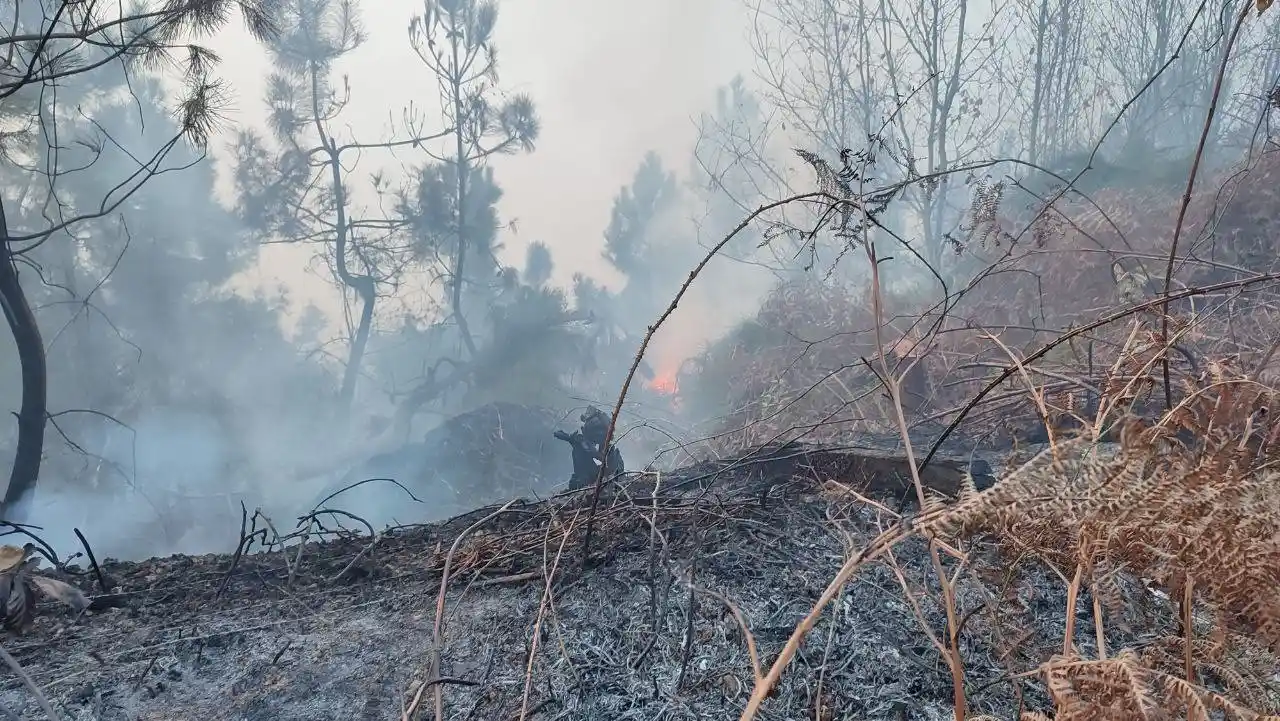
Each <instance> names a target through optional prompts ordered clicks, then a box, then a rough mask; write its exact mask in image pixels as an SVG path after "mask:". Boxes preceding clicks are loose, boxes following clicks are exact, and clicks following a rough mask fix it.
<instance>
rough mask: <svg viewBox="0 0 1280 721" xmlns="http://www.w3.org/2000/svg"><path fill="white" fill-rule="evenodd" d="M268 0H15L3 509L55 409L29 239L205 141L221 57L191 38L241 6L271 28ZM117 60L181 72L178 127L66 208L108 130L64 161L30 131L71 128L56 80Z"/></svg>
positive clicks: (117, 198)
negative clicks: (8, 406)
mask: <svg viewBox="0 0 1280 721" xmlns="http://www.w3.org/2000/svg"><path fill="white" fill-rule="evenodd" d="M269 2H270V0H187V1H185V2H184V1H182V0H170V1H169V2H165V3H162V4H160V5H159V6H158V7H150V6H145V7H142V8H137V9H134V10H130V11H128V12H125V13H120V12H118V11H117V6H114V5H105V6H104V5H101V4H98V3H84V2H77V1H76V0H60V1H58V2H52V3H48V2H26V3H24V2H15V3H14V4H13V6H14V12H13V14H12V16H11V17H10V18H9V19H8V21H7V23H6V26H5V27H4V30H3V31H2V32H3V35H0V48H2V50H0V100H2V101H3V102H4V106H3V111H0V114H2V115H3V116H4V117H3V120H4V125H5V127H6V132H5V133H4V134H3V138H2V140H3V141H4V143H3V146H0V151H3V156H2V162H3V164H4V166H5V168H4V169H5V171H6V172H12V173H15V174H17V175H20V176H26V178H25V179H26V182H25V183H19V184H16V187H17V188H19V189H18V190H17V191H16V192H14V191H10V192H8V193H5V194H3V195H0V306H2V307H3V310H4V315H5V320H6V322H7V323H8V325H9V330H10V333H11V334H12V335H13V339H14V342H15V344H16V346H17V349H18V359H19V363H20V365H21V369H22V371H21V374H22V404H21V408H20V410H19V412H18V439H17V449H16V451H15V455H14V462H13V468H12V471H11V473H10V476H9V485H8V489H7V491H6V493H5V497H4V502H3V505H2V506H0V513H8V512H11V511H12V509H13V508H14V506H15V505H16V504H17V503H18V502H19V501H21V500H22V499H23V498H24V497H26V496H27V495H28V494H29V493H30V492H31V491H32V490H33V489H34V488H35V486H36V483H37V481H38V480H39V477H40V466H41V461H42V456H43V451H44V432H45V423H46V419H47V416H48V410H47V405H46V404H47V398H48V384H49V378H48V367H47V363H46V358H45V348H44V344H43V340H42V337H41V332H40V327H39V324H38V322H37V320H36V316H35V313H34V312H33V310H32V307H31V304H30V302H29V300H28V294H27V289H26V288H24V285H23V281H24V277H23V274H20V273H19V267H20V266H25V267H27V268H28V269H30V270H31V273H30V275H29V276H26V277H27V278H36V279H38V280H42V279H41V277H40V271H39V268H38V266H36V265H35V264H34V263H33V262H32V261H31V260H30V258H29V254H30V253H31V251H32V250H34V249H35V248H37V247H39V246H41V245H42V244H44V243H46V242H48V241H50V239H52V238H54V237H56V236H59V235H67V234H68V231H71V230H72V229H74V228H75V226H77V225H78V224H80V223H82V222H84V221H86V220H90V219H93V218H99V217H103V216H107V215H110V214H112V213H115V212H116V211H117V209H119V208H120V206H121V205H122V204H123V203H125V202H126V201H127V200H128V199H129V197H130V196H132V195H133V194H134V193H136V192H137V191H138V190H139V189H140V188H141V187H142V186H143V184H145V183H146V182H147V181H149V180H150V179H151V178H153V177H154V176H155V175H157V174H159V173H162V172H166V171H167V170H172V169H173V168H172V167H171V166H170V165H169V164H167V162H166V160H167V158H168V156H169V154H170V151H172V150H173V149H174V148H175V147H177V146H178V145H179V144H180V143H182V142H184V141H185V142H190V143H192V144H194V145H196V146H197V147H203V146H204V145H205V143H206V142H207V141H208V139H209V137H210V135H211V133H212V132H213V131H214V130H215V126H216V122H217V121H218V119H219V109H220V105H219V101H220V100H221V94H220V92H219V90H220V86H219V84H218V82H217V80H216V79H215V78H214V77H213V75H212V70H213V67H214V66H215V64H216V61H217V57H216V56H215V55H214V54H213V53H211V52H209V51H208V50H206V49H205V48H203V47H202V46H200V45H198V44H195V43H194V42H193V40H192V39H193V37H194V36H196V35H198V34H201V33H207V32H209V31H212V30H216V29H217V28H219V27H221V26H222V25H223V24H225V22H226V21H227V20H228V19H229V18H230V17H231V16H232V15H233V14H234V12H235V11H236V10H237V9H238V10H239V12H240V15H241V16H242V17H243V18H244V20H245V22H246V24H247V26H248V28H249V30H250V32H251V33H253V35H255V36H256V37H259V38H266V37H268V36H269V35H270V34H271V32H272V30H273V26H272V21H271V16H270V13H269V7H268V5H269ZM112 65H118V66H119V67H122V68H123V69H124V70H125V72H127V73H137V72H142V71H143V70H145V69H147V68H162V69H169V70H173V69H176V70H178V71H180V73H181V76H182V78H183V80H184V82H183V88H182V92H181V94H180V95H179V96H178V97H176V98H175V100H174V112H175V114H176V116H177V117H178V118H179V120H180V123H179V132H178V134H177V135H176V136H174V137H172V138H170V139H169V140H168V141H167V142H165V143H163V144H161V146H160V147H159V148H158V149H157V150H156V151H155V153H154V154H152V155H151V156H150V157H146V158H137V159H136V168H135V169H133V170H132V172H130V173H128V174H127V175H126V176H125V177H124V178H122V179H121V180H120V182H119V184H118V185H117V186H116V187H115V188H114V189H113V190H112V191H111V192H110V193H108V194H107V195H106V196H105V197H103V198H101V199H100V200H99V201H98V203H97V207H96V208H94V209H92V210H89V211H80V212H78V213H76V214H68V213H67V212H65V211H66V209H67V208H69V207H71V204H70V203H67V202H63V201H62V199H60V198H59V187H58V186H59V184H58V180H59V178H61V177H65V176H66V175H67V174H68V173H73V172H77V171H82V170H84V168H85V167H86V165H91V164H92V163H93V160H94V155H95V152H94V151H95V149H100V148H101V147H103V145H104V144H108V143H112V142H113V141H112V140H111V139H110V138H109V137H104V136H105V134H104V133H102V132H101V128H97V127H94V126H92V122H91V121H90V126H91V127H94V130H95V131H96V135H95V136H91V137H88V138H84V139H83V140H82V141H81V144H82V146H84V147H87V148H88V149H89V150H90V154H89V155H90V157H89V158H88V159H86V158H84V157H77V158H76V159H75V161H74V163H69V162H67V161H66V160H65V159H64V158H63V157H62V152H61V148H62V147H65V146H66V145H67V141H66V140H64V141H63V143H61V144H51V145H50V147H51V151H49V152H46V153H44V154H43V155H44V157H32V148H33V146H32V144H31V140H32V138H34V137H36V136H38V135H44V136H46V137H61V135H60V131H70V130H71V129H70V128H67V127H64V126H63V121H64V120H65V118H64V117H63V109H62V108H60V107H59V106H58V103H57V97H58V96H57V88H58V86H59V83H60V82H64V81H66V80H68V79H70V78H72V77H76V76H85V75H87V74H91V73H94V72H96V71H99V69H102V68H105V67H108V66H112ZM96 154H100V150H98V152H97V153H96ZM78 155H82V154H78ZM35 189H39V192H38V193H37V192H33V191H34V190H35ZM37 196H38V197H37ZM78 200H79V202H78V203H77V204H76V205H77V206H78V207H79V208H85V207H86V205H87V204H86V202H85V199H78ZM32 204H36V205H38V206H39V207H38V208H37V207H33V206H32ZM15 211H16V212H15Z"/></svg>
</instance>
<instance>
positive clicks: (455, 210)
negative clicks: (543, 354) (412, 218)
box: [409, 0, 538, 358]
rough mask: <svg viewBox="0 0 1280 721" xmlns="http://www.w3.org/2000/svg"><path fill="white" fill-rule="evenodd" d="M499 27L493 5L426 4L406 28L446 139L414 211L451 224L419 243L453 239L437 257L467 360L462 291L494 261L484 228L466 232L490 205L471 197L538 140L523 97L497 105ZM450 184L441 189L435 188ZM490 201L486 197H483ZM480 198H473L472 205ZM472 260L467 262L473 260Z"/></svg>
mask: <svg viewBox="0 0 1280 721" xmlns="http://www.w3.org/2000/svg"><path fill="white" fill-rule="evenodd" d="M497 22H498V5H497V3H496V2H493V1H492V0H425V2H424V3H423V11H422V14H421V15H418V16H415V17H414V18H413V20H412V21H411V22H410V24H409V42H410V43H411V44H412V45H413V49H414V50H415V51H416V52H417V53H418V57H420V58H421V59H422V62H423V63H424V64H425V65H426V66H427V68H428V69H430V71H431V72H432V73H433V74H434V75H435V77H436V82H437V85H438V87H439V94H440V103H441V111H442V112H443V114H444V117H445V118H446V123H445V124H446V125H448V126H449V128H450V129H451V132H452V135H453V137H452V140H453V142H452V144H451V147H450V148H449V149H448V150H446V151H445V152H444V153H443V154H434V153H433V154H432V156H433V157H434V159H435V160H436V164H435V165H434V166H430V167H425V168H422V171H421V173H420V175H421V178H420V182H419V188H418V193H417V195H418V200H419V204H420V206H426V207H434V208H436V209H438V210H442V211H444V212H445V213H447V214H448V216H450V217H449V218H448V221H449V222H448V223H447V225H448V227H447V229H445V232H444V233H441V232H439V231H440V230H441V229H440V228H439V227H433V226H435V225H436V224H435V223H432V224H430V226H423V227H421V228H420V229H421V230H423V231H424V233H423V234H425V235H429V236H433V237H428V238H422V239H421V240H422V242H424V243H425V244H427V245H432V246H437V247H438V244H439V243H440V242H441V241H442V240H443V238H440V237H439V236H440V235H444V234H447V235H449V236H451V238H452V243H451V245H452V247H451V248H448V249H441V250H439V252H438V255H440V257H442V258H443V259H445V262H446V264H447V265H448V270H447V276H448V278H449V302H450V306H451V311H452V317H453V321H454V322H455V323H456V324H457V328H458V333H459V335H460V336H461V339H462V343H463V345H464V346H465V348H466V351H467V354H468V355H469V356H470V357H472V358H474V357H475V356H476V354H477V352H478V348H477V345H476V340H475V334H474V333H473V332H472V329H471V327H470V325H469V324H468V322H467V317H466V314H465V313H464V312H463V304H464V301H465V299H466V289H467V286H468V284H471V283H478V282H479V280H480V279H481V278H484V277H486V276H488V277H489V278H492V277H493V275H494V274H493V273H492V272H489V273H484V272H481V273H475V272H472V269H471V268H470V267H469V263H474V262H483V263H484V266H482V267H485V268H487V269H488V270H490V271H492V270H495V269H496V267H497V263H496V261H495V260H494V259H493V258H492V257H488V258H486V257H485V256H491V254H492V249H491V248H490V247H489V246H488V244H484V245H480V244H479V240H480V239H479V238H477V237H473V236H477V235H486V234H488V233H489V230H490V229H488V228H477V227H472V226H473V225H474V224H475V223H476V222H477V218H476V216H477V215H481V214H485V213H487V212H488V206H489V205H490V203H489V201H488V200H487V198H485V197H484V196H485V195H486V192H483V191H482V192H476V190H475V188H477V187H478V186H482V185H485V186H491V185H492V182H491V181H489V180H488V179H487V177H486V176H484V175H483V173H482V170H483V166H484V165H485V164H486V163H487V162H488V160H489V159H490V158H492V157H494V156H496V155H506V154H511V153H516V152H521V151H524V152H529V151H531V150H533V144H534V142H535V141H536V140H537V138H538V119H537V115H536V113H535V109H534V105H533V101H532V100H531V99H530V98H529V97H528V96H527V95H522V94H515V95H511V96H509V97H503V95H502V94H501V92H500V91H499V89H498V56H497V49H496V48H495V47H494V44H493V31H494V28H495V27H496V25H497ZM445 180H447V181H449V182H441V181H445ZM487 194H489V195H491V194H492V191H488V193H487ZM473 195H474V196H479V197H473ZM473 255H475V256H476V257H475V258H474V259H473V258H472V256H473Z"/></svg>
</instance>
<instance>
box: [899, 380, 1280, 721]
mask: <svg viewBox="0 0 1280 721" xmlns="http://www.w3.org/2000/svg"><path fill="white" fill-rule="evenodd" d="M1208 375H1209V377H1208V378H1207V379H1206V380H1204V381H1202V382H1200V383H1197V384H1195V385H1193V386H1189V387H1188V388H1187V391H1188V392H1187V395H1186V397H1185V398H1184V400H1183V401H1182V402H1181V403H1180V404H1179V405H1178V407H1177V408H1175V409H1174V410H1173V411H1171V412H1169V413H1168V414H1166V416H1165V417H1164V418H1163V419H1161V421H1160V422H1159V423H1156V424H1155V425H1148V424H1146V423H1145V422H1143V421H1140V420H1138V419H1135V418H1128V419H1126V420H1124V421H1123V423H1122V430H1121V434H1120V443H1119V444H1118V447H1115V446H1103V445H1099V444H1098V443H1096V442H1094V441H1093V439H1091V438H1089V437H1085V436H1081V437H1077V438H1072V439H1069V440H1066V441H1064V442H1062V443H1059V444H1058V445H1057V447H1056V448H1053V449H1048V450H1046V451H1044V452H1043V453H1041V454H1039V455H1037V456H1036V457H1034V458H1033V459H1031V460H1030V461H1028V462H1027V463H1026V464H1024V465H1023V466H1021V467H1020V468H1018V469H1017V470H1016V471H1014V472H1013V473H1011V474H1010V475H1008V476H1007V477H1005V478H1003V479H1001V480H1000V481H999V482H998V483H996V484H995V485H994V486H993V487H991V488H990V489H987V490H986V491H983V492H977V491H976V490H975V489H973V488H972V487H970V488H968V489H967V490H966V492H965V493H964V494H963V495H962V497H961V499H960V500H959V502H957V503H954V504H951V505H948V506H945V507H939V506H937V505H934V504H930V507H929V508H928V509H926V510H925V511H924V512H922V514H921V516H920V518H919V519H918V522H917V528H918V529H920V530H921V531H922V532H924V533H925V534H934V535H939V536H944V537H948V536H950V537H964V536H971V535H974V534H986V535H990V536H992V537H994V538H996V539H997V540H998V541H1000V542H1001V543H1003V544H1005V545H1007V546H1008V547H1011V548H1012V549H1015V550H1016V552H1017V553H1024V554H1025V553H1027V552H1031V553H1033V554H1034V555H1036V556H1038V557H1040V558H1042V559H1044V560H1046V561H1047V562H1049V563H1051V564H1052V565H1054V566H1055V567H1057V568H1058V569H1059V571H1060V572H1061V573H1062V574H1063V575H1064V576H1066V577H1071V576H1072V575H1073V574H1078V576H1079V578H1081V579H1082V581H1083V582H1084V583H1085V584H1086V585H1088V586H1090V587H1091V588H1092V590H1093V592H1094V593H1095V594H1096V595H1097V597H1098V598H1099V599H1100V600H1102V601H1103V602H1104V603H1106V602H1110V603H1113V604H1114V603H1120V602H1121V599H1119V598H1115V595H1116V594H1115V593H1114V592H1111V590H1112V589H1113V588H1114V585H1113V584H1112V583H1111V580H1112V579H1114V578H1115V575H1116V574H1117V572H1127V573H1131V574H1136V575H1139V576H1141V577H1144V578H1148V579H1152V581H1154V583H1155V584H1157V585H1159V586H1161V587H1163V588H1164V590H1166V591H1167V592H1168V593H1169V594H1170V596H1171V597H1172V598H1175V599H1182V598H1190V599H1192V600H1193V601H1199V602H1202V605H1203V606H1204V607H1206V608H1208V609H1210V610H1211V611H1212V612H1213V614H1214V618H1215V621H1216V622H1217V624H1219V625H1220V628H1219V631H1218V632H1219V633H1220V634H1227V633H1238V634H1243V635H1244V636H1245V637H1249V638H1252V639H1256V640H1257V642H1259V643H1261V644H1262V645H1264V646H1266V647H1268V648H1269V649H1270V651H1271V652H1272V653H1274V652H1276V651H1277V650H1280V470H1277V469H1276V468H1275V465H1276V464H1275V461H1276V460H1277V456H1280V453H1277V452H1276V446H1277V445H1280V444H1277V443H1276V442H1275V441H1276V439H1277V431H1278V430H1280V425H1277V424H1273V423H1272V421H1271V419H1272V418H1273V417H1274V415H1275V413H1276V408H1275V406H1276V394H1275V393H1274V392H1272V391H1271V390H1270V389H1267V388H1263V387H1262V386H1259V385H1258V384H1256V383H1253V382H1251V381H1249V380H1247V379H1244V378H1240V377H1237V376H1232V375H1230V374H1228V373H1227V372H1226V371H1225V370H1223V369H1222V367H1220V366H1216V367H1214V368H1213V369H1211V373H1210V374H1208ZM1187 439H1192V440H1190V441H1188V440H1187ZM1068 645H1070V644H1068ZM1067 652H1068V653H1071V651H1070V650H1069V649H1068V650H1067ZM1187 656H1188V657H1190V654H1188V655H1187ZM1157 660H1158V659H1155V658H1154V657H1153V658H1152V659H1146V661H1147V663H1143V662H1140V661H1139V660H1138V657H1137V656H1136V655H1134V654H1132V653H1129V652H1125V653H1121V654H1120V655H1116V656H1114V657H1112V658H1110V659H1106V658H1103V659H1099V660H1093V661H1082V660H1079V659H1075V660H1071V659H1062V658H1059V659H1057V660H1056V661H1055V662H1053V663H1051V664H1050V665H1048V666H1046V667H1045V668H1044V669H1042V670H1043V672H1044V673H1043V675H1044V676H1045V679H1046V681H1047V682H1048V684H1049V687H1050V694H1051V696H1052V697H1053V698H1054V701H1055V705H1056V708H1057V713H1056V716H1055V718H1056V719H1058V720H1059V721H1069V720H1070V721H1074V720H1076V719H1117V720H1119V719H1146V718H1152V719H1156V718H1160V719H1163V718H1205V719H1208V718H1211V717H1213V718H1223V717H1226V718H1248V719H1253V718H1274V717H1262V716H1259V715H1257V714H1256V713H1253V712H1251V711H1246V710H1245V709H1244V708H1242V707H1240V706H1237V705H1235V704H1234V703H1233V702H1232V701H1230V700H1228V699H1226V698H1225V697H1223V696H1220V695H1218V693H1216V692H1214V691H1210V690H1207V689H1205V688H1203V687H1201V686H1199V685H1197V683H1198V681H1196V680H1194V679H1193V680H1190V681H1189V680H1187V679H1186V678H1180V677H1179V676H1178V675H1169V674H1167V673H1165V672H1164V671H1161V670H1158V669H1159V664H1157V663H1155V661H1157ZM1213 664H1214V661H1213V660H1211V659H1209V658H1204V659H1203V662H1202V663H1200V664H1199V668H1200V669H1201V670H1202V671H1213V672H1214V673H1213V674H1212V675H1213V677H1214V678H1216V679H1218V680H1222V681H1224V682H1223V683H1222V684H1220V685H1222V686H1223V687H1224V688H1228V689H1230V688H1231V687H1234V686H1237V685H1238V682H1240V681H1241V679H1233V678H1231V672H1230V670H1229V668H1228V667H1229V665H1228V664H1218V665H1217V667H1216V668H1214V667H1213ZM1173 668H1175V669H1176V668H1177V665H1176V664H1174V666H1173ZM1184 675H1185V674H1184ZM1233 681H1235V682H1236V683H1233ZM1238 690H1240V691H1242V692H1243V691H1245V689H1238ZM1243 695H1244V696H1245V697H1248V696H1249V695H1250V694H1248V693H1244V694H1243ZM1153 699H1158V701H1156V700H1153ZM1262 705H1264V706H1265V705H1268V704H1262ZM1028 718H1032V717H1028Z"/></svg>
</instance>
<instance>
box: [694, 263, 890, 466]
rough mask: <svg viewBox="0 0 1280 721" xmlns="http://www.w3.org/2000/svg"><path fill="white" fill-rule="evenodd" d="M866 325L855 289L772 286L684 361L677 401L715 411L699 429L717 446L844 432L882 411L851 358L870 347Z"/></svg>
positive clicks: (812, 283) (871, 380) (816, 284)
mask: <svg viewBox="0 0 1280 721" xmlns="http://www.w3.org/2000/svg"><path fill="white" fill-rule="evenodd" d="M874 329H875V321H874V317H873V314H872V311H871V303H870V300H869V299H868V298H867V297H866V296H865V293H858V292H856V291H853V290H851V289H849V287H847V286H844V285H841V284H839V283H836V282H823V281H822V280H819V279H817V278H814V277H804V278H803V279H801V280H798V281H793V282H790V283H786V284H781V285H779V286H777V287H775V288H774V289H773V291H772V292H771V293H770V294H769V296H768V297H767V298H766V299H765V301H764V302H763V304H762V305H761V307H760V309H759V311H758V312H757V314H756V317H755V318H754V319H752V320H750V321H747V322H746V323H743V324H741V325H739V326H738V328H737V329H736V330H735V331H734V332H732V333H731V334H730V335H728V336H727V337H726V338H724V339H722V340H720V341H718V342H716V343H714V344H712V345H711V346H710V347H708V348H707V349H706V350H705V351H703V353H701V354H700V355H699V356H698V357H697V358H695V359H693V360H692V361H690V362H689V363H688V364H686V366H685V368H684V370H683V371H682V373H681V377H680V382H679V387H680V394H681V402H682V403H683V404H684V405H685V406H686V407H689V408H692V409H697V410H698V411H702V412H705V411H706V410H708V409H713V412H715V413H717V414H719V417H718V418H717V419H716V420H715V421H714V422H713V424H712V425H713V427H712V428H710V429H709V430H708V435H713V436H715V440H714V441H713V443H712V445H713V446H714V448H715V450H716V451H717V452H720V453H733V452H736V451H741V450H744V449H747V448H752V447H755V446H757V445H759V444H761V443H765V442H769V441H772V440H774V439H776V438H778V437H779V436H781V437H784V438H787V437H795V436H799V435H805V436H806V437H808V438H812V439H819V440H821V439H835V438H839V437H842V436H843V437H848V436H849V434H850V433H854V432H857V431H859V430H863V429H865V428H866V427H867V422H868V420H869V419H870V420H877V419H885V418H888V414H887V413H886V412H884V411H883V410H882V409H879V405H880V396H879V394H877V393H875V392H874V391H875V388H876V387H878V382H877V381H876V380H875V377H874V376H873V375H871V374H869V373H868V372H867V371H866V370H865V367H864V366H863V364H862V363H861V362H860V361H859V359H860V358H862V357H870V356H871V354H873V353H874V352H875V342H874Z"/></svg>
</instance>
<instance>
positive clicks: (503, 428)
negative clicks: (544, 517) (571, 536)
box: [337, 402, 569, 507]
mask: <svg viewBox="0 0 1280 721" xmlns="http://www.w3.org/2000/svg"><path fill="white" fill-rule="evenodd" d="M562 415H563V414H561V413H558V412H556V411H553V410H550V409H547V408H539V407H536V406H527V405H522V404H517V403H502V402H499V403H490V404H487V405H484V406H480V407H479V408H476V409H475V410H472V411H469V412H467V413H463V414H461V415H458V416H455V417H453V418H450V419H449V420H447V421H445V422H444V423H442V424H441V425H440V426H438V427H436V428H434V429H432V430H431V431H430V432H428V433H427V434H426V436H425V437H424V438H423V439H422V440H421V441H419V442H415V443H409V444H406V445H404V446H402V447H400V448H397V449H396V450H394V451H390V452H387V453H382V454H379V455H377V456H374V457H372V458H370V459H368V460H367V461H366V462H364V463H362V464H360V465H359V466H358V467H356V468H354V469H352V470H351V472H350V473H348V474H347V476H346V477H345V478H344V480H343V482H342V484H340V485H343V486H345V485H349V484H351V483H354V482H357V481H359V480H361V479H364V478H372V477H383V478H394V479H396V480H397V481H399V482H401V483H403V484H405V485H406V486H407V487H409V488H412V489H419V490H422V489H438V488H448V489H452V495H453V496H454V498H453V499H452V500H454V501H456V502H457V503H458V504H459V505H461V506H463V507H474V506H477V505H482V504H486V503H492V502H494V501H497V500H498V499H500V498H510V497H513V496H523V495H528V494H530V493H537V494H542V493H548V492H551V491H552V490H554V489H556V488H557V487H559V486H561V484H563V483H564V478H565V475H566V474H567V473H568V468H569V464H568V463H566V462H565V461H566V459H565V457H564V447H563V446H561V445H560V444H559V443H556V442H555V440H554V439H553V438H552V437H551V431H552V429H554V428H555V427H556V426H557V425H558V424H559V423H560V422H561V420H562ZM337 503H338V504H339V505H341V500H340V499H339V501H337Z"/></svg>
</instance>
